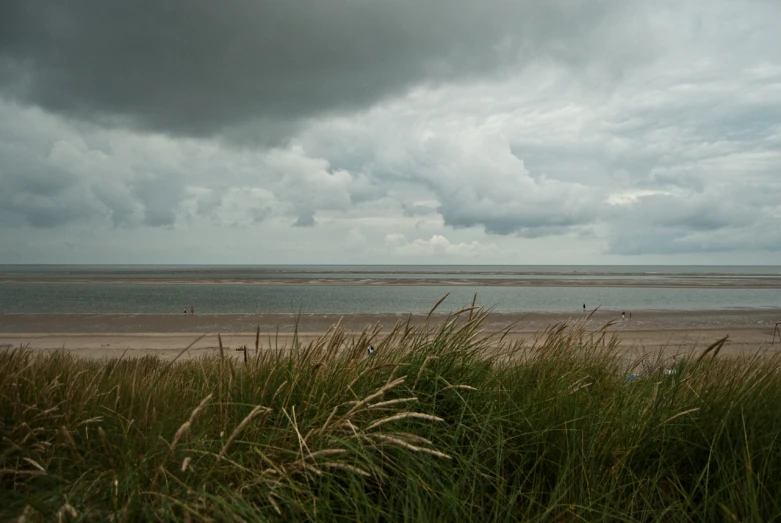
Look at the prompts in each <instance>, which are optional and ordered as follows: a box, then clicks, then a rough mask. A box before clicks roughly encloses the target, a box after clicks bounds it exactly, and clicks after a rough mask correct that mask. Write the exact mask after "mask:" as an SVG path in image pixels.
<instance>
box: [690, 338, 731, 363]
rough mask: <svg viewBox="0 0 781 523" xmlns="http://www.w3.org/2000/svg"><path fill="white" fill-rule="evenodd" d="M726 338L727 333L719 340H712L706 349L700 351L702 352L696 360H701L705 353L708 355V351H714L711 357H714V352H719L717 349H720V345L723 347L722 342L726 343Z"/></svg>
mask: <svg viewBox="0 0 781 523" xmlns="http://www.w3.org/2000/svg"><path fill="white" fill-rule="evenodd" d="M728 339H729V335H727V336H724V337H723V338H721V339H720V340H716V341H715V342H713V343H712V344H711V345H710V346H708V348H707V349H705V350H704V351H702V354H700V357H699V358H697V361H698V362H700V361H702V359H703V358H704V357H705V356H707V355H708V353H709V352H711V351H714V352H713V357H714V358H715V357H716V354H718V353H719V351H720V350H721V347H723V346H724V344H725V343H727V340H728Z"/></svg>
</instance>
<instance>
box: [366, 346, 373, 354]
mask: <svg viewBox="0 0 781 523" xmlns="http://www.w3.org/2000/svg"><path fill="white" fill-rule="evenodd" d="M366 352H367V354H369V356H371V355H373V354H374V352H375V350H374V345H369V348H368V349H366Z"/></svg>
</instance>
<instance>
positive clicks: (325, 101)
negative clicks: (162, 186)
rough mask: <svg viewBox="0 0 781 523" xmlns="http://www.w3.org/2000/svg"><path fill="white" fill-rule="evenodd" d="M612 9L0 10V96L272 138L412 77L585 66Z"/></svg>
mask: <svg viewBox="0 0 781 523" xmlns="http://www.w3.org/2000/svg"><path fill="white" fill-rule="evenodd" d="M620 4H621V2H614V1H601V2H584V3H573V2H570V1H567V0H548V1H546V2H538V1H536V0H526V1H518V0H486V1H482V2H474V1H473V0H428V1H425V2H420V1H418V0H388V1H379V0H329V1H320V0H301V1H294V2H280V1H276V0H234V1H230V2H214V1H212V0H181V1H173V0H136V1H132V2H114V1H108V2H107V1H105V0H74V1H67V2H63V1H60V0H40V1H29V2H14V1H10V2H2V3H1V4H0V92H2V93H5V95H6V96H9V97H12V98H14V99H16V100H20V101H23V102H25V103H30V104H35V105H39V106H41V107H43V108H45V109H46V110H49V111H53V112H57V113H60V114H65V115H68V116H72V117H76V118H79V119H85V120H91V121H95V122H98V123H102V124H108V125H120V126H132V127H135V128H140V129H151V130H159V131H164V132H170V133H175V134H182V135H189V136H204V135H217V134H220V135H223V136H227V137H228V138H232V139H237V140H252V139H255V140H259V141H262V142H264V143H275V142H278V141H279V140H280V139H282V138H284V137H285V136H287V135H289V133H290V132H292V130H293V129H294V128H295V123H296V122H297V121H300V120H301V119H305V118H307V117H310V116H313V115H317V114H320V113H322V112H327V111H339V110H351V109H355V108H361V107H366V106H368V105H370V104H372V103H374V102H375V101H377V100H378V99H381V98H383V97H386V96H389V95H393V94H396V93H399V92H401V91H404V90H405V89H407V88H409V87H410V86H412V85H415V84H419V83H421V82H438V81H443V80H450V79H453V78H460V77H465V76H470V75H477V74H484V73H486V72H489V71H496V70H497V68H498V67H500V66H502V65H507V64H514V63H516V61H517V60H519V59H520V60H523V57H524V56H528V55H534V56H543V55H549V56H552V57H555V58H556V59H557V60H561V61H564V62H569V63H577V62H579V61H580V60H584V59H589V58H593V57H589V53H588V52H587V51H585V48H586V47H588V46H587V45H585V44H584V41H586V40H593V39H597V40H599V41H601V39H602V36H601V35H602V30H603V29H609V27H610V23H611V20H612V16H615V14H616V11H621V9H620V8H618V9H616V6H617V5H620ZM606 13H613V14H612V15H607V14H606ZM573 43H579V44H580V45H570V44H573ZM628 47H631V46H624V48H625V49H626V48H628Z"/></svg>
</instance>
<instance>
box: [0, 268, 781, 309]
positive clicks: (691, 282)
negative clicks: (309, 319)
mask: <svg viewBox="0 0 781 523" xmlns="http://www.w3.org/2000/svg"><path fill="white" fill-rule="evenodd" d="M445 295H447V298H446V299H445V300H444V301H443V302H442V304H441V305H440V307H439V309H438V310H439V311H440V312H452V311H455V310H458V309H461V308H463V307H465V306H469V305H470V304H471V303H472V300H473V298H474V297H475V295H477V298H476V303H477V304H478V305H481V306H484V307H485V308H487V309H490V310H493V311H496V312H507V313H522V312H570V311H571V312H580V311H582V308H583V305H586V307H587V308H588V309H589V310H592V309H594V308H597V307H599V308H601V309H603V310H615V311H653V310H680V311H686V310H719V309H724V310H726V309H757V308H781V266H670V265H664V266H637V265H632V266H615V265H611V266H574V265H566V266H551V265H545V266H520V265H518V266H486V265H278V266H271V265H257V266H217V265H206V266H200V265H199V266H195V265H0V314H13V313H25V314H76V313H78V314H109V313H111V314H182V313H183V312H184V310H189V308H190V307H191V306H192V307H193V308H194V309H195V312H196V313H212V314H234V313H250V314H255V313H258V314H260V313H289V314H318V313H337V314H341V313H344V314H351V313H385V314H406V313H425V312H428V311H429V310H430V309H431V307H432V306H433V305H434V304H435V303H437V302H438V301H439V300H440V299H441V298H442V297H443V296H445Z"/></svg>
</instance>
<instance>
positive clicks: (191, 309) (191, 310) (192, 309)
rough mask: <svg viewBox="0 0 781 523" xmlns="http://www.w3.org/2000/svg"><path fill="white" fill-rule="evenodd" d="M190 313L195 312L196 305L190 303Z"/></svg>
mask: <svg viewBox="0 0 781 523" xmlns="http://www.w3.org/2000/svg"><path fill="white" fill-rule="evenodd" d="M190 314H195V307H193V306H192V305H190Z"/></svg>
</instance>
